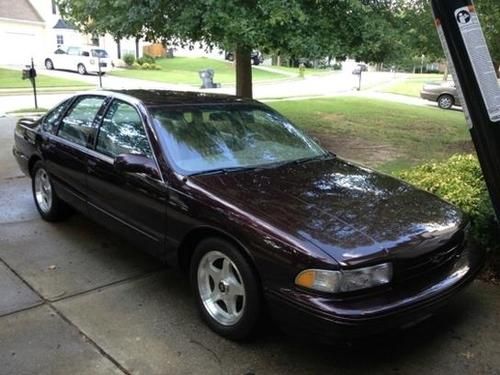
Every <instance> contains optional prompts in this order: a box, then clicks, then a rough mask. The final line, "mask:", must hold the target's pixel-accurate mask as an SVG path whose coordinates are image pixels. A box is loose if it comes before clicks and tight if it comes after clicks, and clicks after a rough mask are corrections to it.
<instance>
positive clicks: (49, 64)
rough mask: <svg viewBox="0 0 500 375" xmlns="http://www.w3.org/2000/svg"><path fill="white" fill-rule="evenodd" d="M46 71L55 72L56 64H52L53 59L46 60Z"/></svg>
mask: <svg viewBox="0 0 500 375" xmlns="http://www.w3.org/2000/svg"><path fill="white" fill-rule="evenodd" d="M45 69H47V70H53V69H54V63H53V62H52V60H51V59H47V60H45Z"/></svg>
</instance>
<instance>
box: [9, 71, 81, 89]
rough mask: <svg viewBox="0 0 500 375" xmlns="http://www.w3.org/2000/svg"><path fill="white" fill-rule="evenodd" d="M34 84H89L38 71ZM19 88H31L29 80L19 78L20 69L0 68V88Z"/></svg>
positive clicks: (75, 85)
mask: <svg viewBox="0 0 500 375" xmlns="http://www.w3.org/2000/svg"><path fill="white" fill-rule="evenodd" d="M36 86H37V87H40V88H46V87H78V86H89V85H88V84H87V83H86V82H82V81H78V80H76V79H75V80H73V79H65V78H55V77H49V76H46V75H43V74H40V73H38V76H37V77H36ZM20 88H31V82H30V81H29V80H22V79H21V71H20V70H13V69H3V68H0V89H20Z"/></svg>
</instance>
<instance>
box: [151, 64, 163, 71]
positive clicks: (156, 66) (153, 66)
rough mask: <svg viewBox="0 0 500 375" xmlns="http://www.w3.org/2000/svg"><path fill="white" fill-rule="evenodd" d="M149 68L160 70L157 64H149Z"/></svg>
mask: <svg viewBox="0 0 500 375" xmlns="http://www.w3.org/2000/svg"><path fill="white" fill-rule="evenodd" d="M149 68H150V69H151V70H161V68H160V66H159V65H157V64H151V66H150V67H149Z"/></svg>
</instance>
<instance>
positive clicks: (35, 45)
mask: <svg viewBox="0 0 500 375" xmlns="http://www.w3.org/2000/svg"><path fill="white" fill-rule="evenodd" d="M44 35H45V23H44V21H43V19H42V18H41V17H40V15H39V14H38V13H37V11H36V10H35V9H34V8H33V7H32V6H31V4H30V3H29V2H28V1H27V0H16V1H11V0H0V65H25V64H28V63H29V62H30V59H31V57H34V58H35V59H38V58H39V57H40V55H41V54H42V52H43V46H44V42H45V40H44Z"/></svg>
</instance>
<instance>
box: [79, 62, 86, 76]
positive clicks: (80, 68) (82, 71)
mask: <svg viewBox="0 0 500 375" xmlns="http://www.w3.org/2000/svg"><path fill="white" fill-rule="evenodd" d="M78 73H80V74H81V75H85V74H87V69H86V68H85V65H83V64H78Z"/></svg>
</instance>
